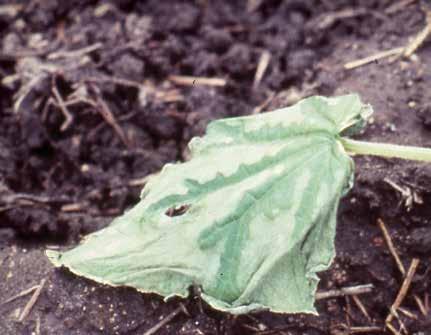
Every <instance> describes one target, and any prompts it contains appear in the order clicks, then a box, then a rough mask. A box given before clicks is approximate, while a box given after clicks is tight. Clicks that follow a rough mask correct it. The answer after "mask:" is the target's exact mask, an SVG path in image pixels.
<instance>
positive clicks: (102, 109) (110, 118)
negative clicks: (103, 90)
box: [96, 96, 130, 148]
mask: <svg viewBox="0 0 431 335" xmlns="http://www.w3.org/2000/svg"><path fill="white" fill-rule="evenodd" d="M96 102H97V105H98V107H99V108H96V109H97V111H98V112H99V113H100V114H101V115H102V117H103V118H104V119H105V121H106V123H108V124H109V125H110V126H111V127H112V128H113V129H114V131H115V133H116V134H117V135H118V137H119V138H120V140H121V141H122V142H123V143H124V145H125V146H126V147H128V148H129V147H130V144H129V141H128V140H127V137H126V135H125V134H124V132H123V129H122V128H121V127H120V126H119V125H118V123H117V121H116V120H115V117H114V114H112V112H111V110H110V109H109V107H108V105H107V104H106V102H105V101H104V100H103V99H102V98H101V97H100V96H97V101H96Z"/></svg>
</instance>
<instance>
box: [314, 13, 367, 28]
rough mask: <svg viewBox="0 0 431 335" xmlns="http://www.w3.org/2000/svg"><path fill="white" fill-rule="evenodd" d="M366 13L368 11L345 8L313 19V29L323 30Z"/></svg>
mask: <svg viewBox="0 0 431 335" xmlns="http://www.w3.org/2000/svg"><path fill="white" fill-rule="evenodd" d="M368 12H369V10H368V9H366V8H347V9H343V10H340V11H337V12H330V13H324V14H322V15H321V16H318V17H317V18H316V19H314V20H313V22H314V24H315V29H318V30H325V29H328V28H330V27H331V26H332V25H333V24H334V23H336V22H337V21H339V20H344V19H350V18H352V17H356V16H362V15H366V14H367V13H368Z"/></svg>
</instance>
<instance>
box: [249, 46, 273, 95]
mask: <svg viewBox="0 0 431 335" xmlns="http://www.w3.org/2000/svg"><path fill="white" fill-rule="evenodd" d="M270 60H271V54H270V53H269V51H268V50H264V51H263V52H262V54H261V55H260V58H259V63H258V64H257V68H256V73H255V75H254V81H253V89H256V88H257V87H258V86H259V84H260V82H261V80H262V78H263V75H264V74H265V71H266V69H267V67H268V65H269V61H270Z"/></svg>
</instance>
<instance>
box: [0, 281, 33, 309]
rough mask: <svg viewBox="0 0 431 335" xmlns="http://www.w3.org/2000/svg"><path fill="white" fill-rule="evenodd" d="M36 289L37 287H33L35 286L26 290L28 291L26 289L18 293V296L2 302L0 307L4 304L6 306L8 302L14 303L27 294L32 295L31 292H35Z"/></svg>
mask: <svg viewBox="0 0 431 335" xmlns="http://www.w3.org/2000/svg"><path fill="white" fill-rule="evenodd" d="M38 287H39V285H35V286H32V287H30V288H28V289H26V290H24V291H21V292H20V293H18V294H15V295H14V296H12V297H10V298H9V299H6V300H5V301H4V302H2V303H1V304H0V306H2V305H5V304H8V303H10V302H12V301H14V300H16V299H18V298H21V297H24V296H26V295H27V294H30V293H32V292H33V291H34V290H36V289H37V288H38Z"/></svg>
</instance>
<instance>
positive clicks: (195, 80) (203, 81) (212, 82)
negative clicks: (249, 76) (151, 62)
mask: <svg viewBox="0 0 431 335" xmlns="http://www.w3.org/2000/svg"><path fill="white" fill-rule="evenodd" d="M168 79H169V80H170V81H172V82H173V83H174V84H177V85H184V86H193V85H207V86H221V87H222V86H226V79H223V78H207V77H192V76H174V75H172V76H169V77H168Z"/></svg>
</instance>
